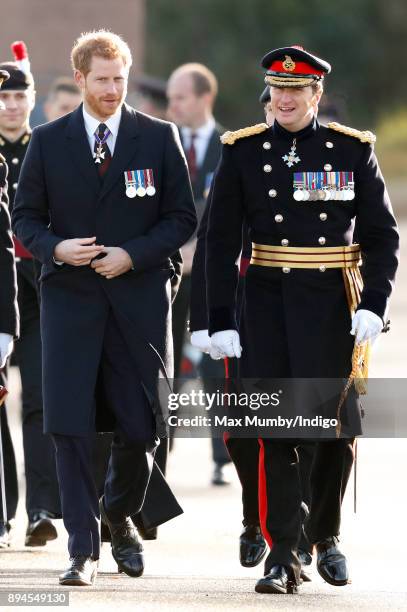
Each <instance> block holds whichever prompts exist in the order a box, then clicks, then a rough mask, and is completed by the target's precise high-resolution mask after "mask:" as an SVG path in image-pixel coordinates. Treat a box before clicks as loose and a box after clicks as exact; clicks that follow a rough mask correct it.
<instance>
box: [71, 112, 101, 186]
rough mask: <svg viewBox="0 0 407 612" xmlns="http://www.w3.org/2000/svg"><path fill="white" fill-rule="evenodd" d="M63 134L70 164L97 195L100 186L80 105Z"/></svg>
mask: <svg viewBox="0 0 407 612" xmlns="http://www.w3.org/2000/svg"><path fill="white" fill-rule="evenodd" d="M65 134H66V139H67V145H68V147H69V149H70V152H71V159H72V162H73V163H74V164H75V165H76V166H77V168H78V170H79V172H80V173H81V175H82V177H83V179H84V180H85V182H86V183H87V184H88V185H89V186H90V188H91V189H92V190H93V191H94V192H95V193H98V192H99V191H100V184H101V183H100V177H99V174H98V171H97V168H96V164H95V163H94V161H93V157H92V152H91V150H90V146H89V141H88V137H87V135H86V130H85V122H84V120H83V111H82V104H81V105H80V106H79V107H78V108H77V109H76V111H74V112H73V113H72V115H71V118H70V120H69V123H68V125H67V127H66V132H65Z"/></svg>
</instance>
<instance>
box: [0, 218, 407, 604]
mask: <svg viewBox="0 0 407 612" xmlns="http://www.w3.org/2000/svg"><path fill="white" fill-rule="evenodd" d="M401 229H402V232H401V233H402V237H403V236H406V235H407V224H405V223H404V224H403V225H402V228H401ZM404 251H406V249H405V248H404ZM402 255H403V254H402ZM402 259H403V258H402ZM406 311H407V277H406V269H405V268H404V266H402V268H401V271H400V275H399V284H398V290H397V291H396V293H395V295H394V300H393V302H392V310H391V320H392V333H390V334H388V335H387V336H386V338H383V339H382V342H381V346H380V347H379V348H378V349H377V351H376V352H377V355H376V356H375V357H374V358H373V359H374V363H373V366H372V375H373V376H376V377H390V376H391V377H399V378H401V377H403V376H404V377H405V374H406V371H407V369H406V358H405V352H406V351H405V341H404V342H403V341H402V338H403V337H404V338H406V337H407V335H406V332H407V317H406V316H405V313H406ZM403 313H404V316H403ZM18 386H19V381H18V379H17V374H16V372H15V369H12V372H11V380H10V390H11V401H10V405H9V411H10V413H13V416H12V418H11V420H12V427H13V437H14V439H15V443H16V448H17V449H18V453H19V469H20V475H21V474H22V465H21V460H22V448H21V428H20V427H19V421H18V418H19V417H18V412H19V411H18V395H19V393H18V388H19V387H18ZM383 410H384V411H385V410H386V406H383ZM192 448H193V449H194V453H193V454H194V456H195V461H194V464H192V463H191V457H192V452H191V451H192ZM198 466H199V467H198ZM211 467H212V466H211V462H210V445H209V440H207V439H196V440H185V439H177V440H176V443H175V449H174V452H173V453H172V454H171V456H170V460H169V468H168V478H169V481H170V483H171V485H172V486H173V487H174V490H175V492H176V494H177V497H178V499H179V501H180V502H181V504H182V506H183V508H184V510H185V514H184V515H183V516H182V517H180V518H178V519H175V520H174V521H173V522H172V523H171V524H168V525H165V526H163V527H161V528H160V529H159V539H158V540H157V541H153V542H146V543H145V556H146V571H145V574H144V576H142V577H141V578H138V579H132V578H129V577H127V576H125V575H124V574H120V575H119V574H118V573H117V570H116V565H115V563H114V561H113V559H112V557H111V554H110V548H109V546H108V545H106V544H105V545H104V546H103V548H102V555H101V562H100V567H99V574H98V577H97V582H96V586H95V587H93V588H88V587H82V588H78V587H77V588H72V587H59V586H58V574H59V573H60V571H62V570H63V569H64V568H65V567H66V566H67V561H68V559H67V553H66V534H65V531H64V528H63V525H62V521H57V526H58V532H59V537H58V539H57V540H55V541H54V542H51V543H50V544H48V545H47V547H46V548H43V549H35V548H33V549H28V548H25V547H24V545H23V543H24V533H25V528H26V523H25V521H26V518H25V512H24V507H23V503H21V500H24V493H23V484H24V483H23V479H22V478H21V477H20V484H21V487H22V490H21V498H20V505H19V511H18V515H17V524H16V527H15V530H14V541H13V546H12V548H10V549H9V550H6V551H0V596H1V591H4V590H15V589H26V590H28V591H30V592H31V591H36V590H38V589H45V590H51V591H54V592H59V593H61V592H64V593H65V592H68V591H69V593H70V608H71V609H81V608H93V609H111V610H115V609H129V610H130V609H134V610H137V611H138V612H141V611H144V610H146V611H149V610H157V611H158V610H159V611H160V612H161V611H164V610H171V611H176V610H177V611H178V610H205V611H206V610H215V609H217V610H220V609H222V610H249V609H254V610H257V609H258V610H263V609H264V610H265V609H267V610H270V609H272V610H273V609H279V610H297V609H298V610H300V609H311V608H312V609H319V610H346V609H352V610H371V611H372V612H376V611H380V610H407V580H406V558H405V557H406V554H405V553H406V549H407V536H406V533H407V528H406V524H407V520H406V516H407V511H406V508H407V494H406V486H407V483H406V480H407V479H406V474H407V444H406V440H405V439H397V440H395V439H391V440H389V439H361V440H359V444H358V508H357V514H356V515H355V514H354V512H353V476H352V477H351V479H350V483H349V487H348V491H347V495H346V498H345V502H344V506H343V524H342V537H341V543H340V546H341V548H342V549H343V551H344V552H345V553H346V555H347V557H348V560H349V566H350V575H351V579H352V584H350V585H348V586H346V587H339V588H338V587H336V588H335V587H331V586H329V585H327V584H325V583H324V582H323V581H322V579H321V578H320V577H319V575H318V574H317V572H316V570H315V569H313V572H312V582H310V583H307V584H305V585H303V586H302V587H301V588H300V593H299V595H295V596H294V595H287V596H277V595H258V594H256V593H255V592H254V585H255V582H256V580H257V579H258V578H259V577H260V576H261V574H262V566H258V567H257V568H254V569H244V568H242V567H241V566H240V565H239V561H238V538H239V533H240V529H241V524H240V521H241V504H240V487H239V484H238V482H237V478H236V476H235V474H234V472H233V470H232V468H229V470H230V471H229V472H228V474H227V475H228V477H230V480H231V481H232V483H231V485H230V486H228V487H218V488H216V487H212V486H210V484H209V479H210V473H211ZM6 607H7V609H11V608H9V607H8V606H6ZM0 609H3V608H0Z"/></svg>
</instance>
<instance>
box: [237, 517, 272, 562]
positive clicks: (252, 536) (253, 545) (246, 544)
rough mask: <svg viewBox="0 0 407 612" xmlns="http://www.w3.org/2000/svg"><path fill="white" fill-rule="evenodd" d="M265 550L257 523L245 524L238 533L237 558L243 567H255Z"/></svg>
mask: <svg viewBox="0 0 407 612" xmlns="http://www.w3.org/2000/svg"><path fill="white" fill-rule="evenodd" d="M266 552H267V544H266V541H265V539H264V538H263V535H262V533H261V531H260V527H259V526H258V525H246V526H245V528H244V529H243V531H242V533H241V534H240V547H239V558H240V565H243V567H256V565H258V564H259V563H260V561H261V560H262V559H263V557H264V555H265V554H266Z"/></svg>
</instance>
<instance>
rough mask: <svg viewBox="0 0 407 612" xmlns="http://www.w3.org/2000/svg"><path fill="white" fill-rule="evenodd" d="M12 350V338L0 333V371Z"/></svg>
mask: <svg viewBox="0 0 407 612" xmlns="http://www.w3.org/2000/svg"><path fill="white" fill-rule="evenodd" d="M12 350H13V336H10V334H3V333H0V370H1V368H4V366H5V365H6V361H7V357H8V356H9V355H11V352H12Z"/></svg>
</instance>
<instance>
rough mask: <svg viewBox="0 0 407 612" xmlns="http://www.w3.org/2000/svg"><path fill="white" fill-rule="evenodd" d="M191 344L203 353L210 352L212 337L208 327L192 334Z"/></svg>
mask: <svg viewBox="0 0 407 612" xmlns="http://www.w3.org/2000/svg"><path fill="white" fill-rule="evenodd" d="M191 344H192V346H194V347H195V348H197V349H199V350H200V351H202V352H203V353H209V351H210V350H211V339H210V337H209V334H208V330H207V329H200V330H199V331H194V332H192V334H191Z"/></svg>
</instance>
